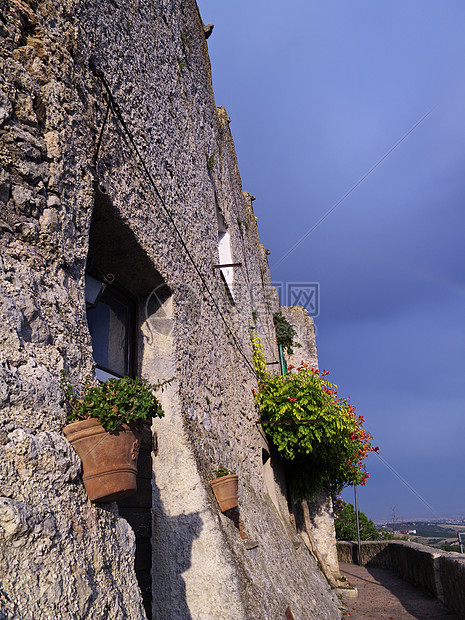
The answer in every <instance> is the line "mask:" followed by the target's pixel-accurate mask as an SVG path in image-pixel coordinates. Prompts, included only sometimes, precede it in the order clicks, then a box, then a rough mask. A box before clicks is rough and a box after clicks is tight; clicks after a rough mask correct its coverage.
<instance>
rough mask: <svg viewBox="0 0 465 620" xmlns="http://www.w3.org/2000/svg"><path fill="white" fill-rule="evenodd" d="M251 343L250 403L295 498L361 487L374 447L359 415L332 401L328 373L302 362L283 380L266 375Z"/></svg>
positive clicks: (341, 400)
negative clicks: (253, 382) (254, 385)
mask: <svg viewBox="0 0 465 620" xmlns="http://www.w3.org/2000/svg"><path fill="white" fill-rule="evenodd" d="M252 343H253V349H254V353H253V357H254V363H255V369H256V372H257V376H258V382H259V383H258V385H259V389H258V391H255V390H254V394H255V401H256V404H257V406H258V407H259V409H260V415H261V420H262V424H263V428H264V430H265V432H266V434H267V435H268V436H269V438H270V439H271V441H272V443H273V444H274V446H275V447H276V448H277V450H278V452H279V453H280V455H281V456H282V457H283V458H284V459H285V462H286V464H287V469H288V472H289V477H290V479H291V484H292V486H293V492H294V496H295V498H296V499H299V498H300V499H301V498H305V497H311V496H313V495H314V494H315V493H318V491H320V490H322V489H329V490H331V491H332V492H333V493H334V494H336V493H339V492H340V491H341V490H342V489H343V488H344V487H345V486H347V485H351V484H361V485H365V483H366V480H367V478H368V472H367V471H366V467H365V463H364V459H365V458H366V457H367V456H368V454H369V452H370V451H372V450H374V451H377V450H378V448H377V447H376V448H372V446H371V440H372V436H371V435H370V433H368V432H367V431H366V430H364V429H363V426H362V425H363V422H364V418H363V416H357V415H356V414H355V407H354V406H353V405H352V404H351V403H350V401H349V399H348V398H338V395H337V387H336V386H335V385H333V384H331V383H330V382H329V381H328V380H327V379H326V377H327V375H328V374H329V372H328V371H327V370H323V371H322V372H321V373H320V372H319V371H318V370H317V369H315V368H310V367H309V366H308V364H305V363H303V362H302V363H301V364H300V365H299V366H298V367H297V368H294V367H293V366H289V367H288V372H287V373H286V374H285V375H272V374H270V373H269V372H268V370H267V366H266V360H265V357H264V355H263V350H262V347H261V344H260V339H259V338H258V337H257V336H255V335H253V336H252Z"/></svg>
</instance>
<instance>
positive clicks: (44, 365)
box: [0, 0, 340, 620]
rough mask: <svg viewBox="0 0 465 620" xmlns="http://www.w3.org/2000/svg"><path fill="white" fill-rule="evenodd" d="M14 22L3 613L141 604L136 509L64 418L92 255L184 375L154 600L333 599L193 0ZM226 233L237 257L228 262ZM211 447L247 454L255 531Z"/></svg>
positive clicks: (4, 201)
mask: <svg viewBox="0 0 465 620" xmlns="http://www.w3.org/2000/svg"><path fill="white" fill-rule="evenodd" d="M0 36H1V37H2V48H1V56H0V162H1V169H0V208H1V213H0V227H1V232H2V235H1V257H0V288H1V293H0V294H1V302H0V303H1V310H0V317H1V326H0V340H1V353H0V355H1V358H0V405H1V410H0V440H1V446H0V484H1V489H0V496H1V497H0V580H1V583H2V585H1V589H0V617H5V618H18V619H19V618H21V619H31V620H32V619H34V620H41V619H45V618H63V619H67V618H131V619H138V618H144V617H145V614H146V612H145V610H144V606H143V600H142V595H141V594H140V590H139V585H140V586H141V588H143V589H144V587H146V586H144V587H143V586H142V584H141V583H140V580H139V583H138V581H137V577H136V572H135V570H134V558H135V559H136V569H137V566H138V562H140V561H141V560H140V554H139V556H138V552H137V548H136V539H135V536H134V533H133V530H132V528H131V527H130V526H129V525H128V522H127V520H126V519H125V518H123V517H121V516H120V512H119V510H120V509H121V508H118V506H117V505H116V504H106V505H105V504H103V505H94V504H91V503H90V502H89V501H88V500H87V498H86V494H85V491H84V487H83V485H82V480H81V477H80V462H79V459H78V457H77V456H76V455H75V453H74V452H73V450H72V448H71V447H70V445H69V444H68V442H67V441H66V439H65V438H64V436H63V434H62V432H61V429H62V428H63V426H64V425H65V423H66V407H65V403H64V399H63V393H62V390H61V388H60V385H59V376H60V371H61V370H62V369H63V370H65V371H67V372H68V373H69V374H70V376H71V378H72V379H73V380H74V381H75V382H76V383H79V382H82V381H83V380H84V378H85V377H86V376H88V375H90V374H92V372H93V370H94V367H95V363H94V359H93V354H92V342H91V337H90V333H89V328H88V324H87V320H86V303H85V274H86V270H89V269H90V268H92V269H94V270H96V271H98V272H99V273H101V274H103V275H104V276H106V277H109V276H110V274H111V281H112V282H113V281H114V282H115V284H118V285H120V286H121V287H122V288H123V289H125V290H127V291H128V292H129V293H130V294H131V295H132V297H133V298H134V300H135V302H137V316H136V323H137V330H136V333H137V355H134V359H135V360H136V362H135V364H136V367H135V370H134V372H135V373H137V374H140V375H141V376H143V377H146V378H148V379H149V380H152V381H154V382H155V381H157V380H159V379H167V378H171V377H174V381H173V383H172V384H171V385H170V387H169V389H168V390H166V391H165V392H164V393H163V395H162V399H163V405H164V408H165V411H166V418H165V419H163V420H160V421H157V423H156V425H155V429H154V430H156V433H157V438H158V442H157V446H155V445H154V446H153V447H154V450H153V454H152V457H153V458H152V460H153V473H152V478H151V480H150V477H149V482H148V489H149V491H148V500H147V499H146V501H148V502H149V510H150V506H151V508H152V523H151V524H150V528H149V530H147V531H149V532H150V534H149V535H148V536H146V539H147V540H149V541H150V540H151V553H150V555H151V562H152V574H151V580H152V585H151V587H152V593H153V597H152V603H150V604H149V605H147V603H146V605H145V607H146V610H147V613H149V615H150V614H153V617H154V618H158V619H160V620H165V619H166V620H167V619H170V620H178V619H179V620H186V619H188V618H192V619H195V620H197V619H198V620H201V619H205V620H214V619H221V620H224V619H227V618H231V619H233V618H234V620H241V619H244V620H245V619H252V618H253V619H254V620H258V619H261V618H263V619H265V618H266V619H270V620H275V619H277V618H284V617H285V614H286V613H287V617H290V616H289V613H292V614H293V616H294V618H296V619H297V618H300V619H304V618H338V617H339V616H340V614H339V611H338V606H337V600H336V599H335V597H334V595H333V594H332V592H331V590H330V588H329V586H328V584H327V582H326V581H325V579H324V578H323V576H322V574H321V572H320V571H319V570H318V568H317V565H316V561H315V560H314V558H313V557H312V556H311V555H310V554H309V553H308V552H307V550H306V549H305V547H303V546H302V545H299V544H298V542H299V541H298V536H297V534H296V532H295V530H294V529H293V528H292V526H291V524H290V522H289V519H288V518H287V519H286V514H285V513H286V510H285V505H283V502H281V509H280V511H277V509H276V507H275V504H274V503H273V501H272V499H271V498H270V494H269V493H268V491H267V486H266V484H265V480H264V467H263V461H264V458H263V454H264V450H265V449H266V448H267V446H266V440H265V439H264V437H263V435H262V433H261V430H260V428H259V425H257V423H256V422H257V417H258V415H257V412H256V410H255V407H254V402H253V395H252V388H254V387H256V380H255V376H254V373H253V368H252V365H251V347H250V341H249V331H250V328H251V327H252V325H254V324H255V327H256V330H257V332H258V334H259V335H260V336H261V338H262V342H263V344H264V347H265V353H266V355H267V358H268V359H270V360H275V359H277V355H278V354H277V350H276V344H275V343H276V338H275V334H274V328H273V321H272V313H273V311H275V310H276V309H277V301H276V298H275V296H274V295H273V294H272V293H271V284H270V274H269V270H268V264H267V260H266V255H265V251H264V249H263V247H262V246H260V244H259V240H258V231H257V225H256V219H255V217H254V214H253V210H252V198H251V197H250V195H248V194H247V193H244V192H243V191H242V186H241V179H240V176H239V173H238V170H237V162H236V157H235V153H234V146H233V142H232V138H231V134H230V132H229V126H228V121H229V119H228V117H227V114H226V112H225V110H224V109H222V108H216V107H215V103H214V97H213V92H212V87H211V78H210V63H209V59H208V52H207V44H206V41H205V35H204V28H203V24H202V20H201V18H200V15H199V12H198V9H197V6H196V4H195V2H193V0H184V1H181V0H170V2H167V1H166V0H157V1H155V0H153V1H148V2H139V1H137V2H127V1H126V2H123V1H121V0H109V2H107V3H102V0H87V1H85V2H84V1H78V0H74V1H73V0H64V1H62V2H56V1H52V0H38V1H34V2H33V1H32V0H0ZM102 78H103V79H102ZM107 87H108V90H107ZM109 93H111V95H110V94H109ZM110 96H111V97H113V98H114V100H113V101H114V103H113V104H112V105H110V106H109V100H110ZM116 106H117V107H116ZM107 112H108V115H107ZM121 121H123V122H124V125H123V124H122V122H121ZM135 149H137V151H138V152H139V153H140V154H141V155H142V158H143V163H142V161H141V160H139V158H138V155H137V154H136V150H135ZM144 166H145V168H144ZM224 239H227V241H228V247H229V251H230V255H231V262H232V263H240V265H237V266H235V267H231V268H228V269H229V270H232V272H231V271H228V270H226V269H223V270H220V269H219V268H218V267H216V266H215V265H217V264H218V262H219V243H220V240H221V243H224ZM231 280H232V284H231ZM228 282H230V284H229V285H228ZM218 465H224V466H226V467H228V468H230V469H234V470H236V471H237V473H238V474H239V479H240V484H239V509H240V519H241V521H242V523H243V527H244V531H245V532H246V537H247V538H246V539H245V541H244V538H243V537H241V536H240V535H239V532H238V529H237V528H236V526H235V524H234V522H233V520H232V519H230V518H228V516H226V515H223V514H221V513H220V512H219V510H218V507H217V505H216V503H215V501H214V499H213V497H212V495H211V491H210V488H209V485H208V481H209V479H211V478H212V470H213V469H214V468H215V467H217V466H218ZM277 485H278V486H279V480H278V482H277ZM121 510H122V509H121ZM150 535H151V539H150ZM138 557H139V559H138ZM149 587H150V586H149ZM145 602H146V601H145ZM287 610H289V611H287Z"/></svg>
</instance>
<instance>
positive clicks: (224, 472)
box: [214, 467, 236, 478]
mask: <svg viewBox="0 0 465 620" xmlns="http://www.w3.org/2000/svg"><path fill="white" fill-rule="evenodd" d="M235 473H236V472H235V471H233V470H232V469H226V467H218V469H215V471H214V474H215V476H216V477H217V478H222V477H223V476H229V474H235Z"/></svg>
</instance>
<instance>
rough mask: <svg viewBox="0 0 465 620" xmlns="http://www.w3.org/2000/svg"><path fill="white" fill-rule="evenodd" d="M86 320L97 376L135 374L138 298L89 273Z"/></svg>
mask: <svg viewBox="0 0 465 620" xmlns="http://www.w3.org/2000/svg"><path fill="white" fill-rule="evenodd" d="M86 303H87V322H88V325H89V331H90V335H91V337H92V350H93V355H94V359H95V362H96V371H95V372H96V376H97V378H98V379H100V380H101V381H105V380H106V379H109V378H111V377H124V376H126V375H129V376H134V367H135V364H134V362H135V321H136V303H135V300H134V299H133V298H132V297H131V296H130V295H129V294H127V293H125V292H123V291H122V290H121V289H119V288H118V287H116V286H114V285H111V284H106V283H104V282H101V281H100V280H97V279H96V278H93V277H92V276H89V275H87V276H86Z"/></svg>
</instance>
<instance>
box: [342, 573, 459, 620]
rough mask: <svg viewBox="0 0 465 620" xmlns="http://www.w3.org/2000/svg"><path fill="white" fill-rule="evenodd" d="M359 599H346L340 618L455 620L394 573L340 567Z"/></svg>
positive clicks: (365, 619)
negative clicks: (344, 609)
mask: <svg viewBox="0 0 465 620" xmlns="http://www.w3.org/2000/svg"><path fill="white" fill-rule="evenodd" d="M339 567H340V571H341V573H342V574H343V575H344V576H345V577H346V578H347V580H348V581H349V583H350V585H351V586H353V587H355V588H357V589H358V598H356V599H352V600H351V599H347V600H346V608H347V609H346V611H345V612H343V614H342V617H343V618H347V619H349V620H367V619H370V618H371V619H372V620H404V619H407V618H409V619H410V618H415V619H416V620H429V619H430V618H434V619H435V620H458V616H456V615H455V614H453V613H452V612H450V611H448V610H447V609H446V607H444V605H443V604H442V603H440V602H439V601H438V600H437V599H435V598H433V597H432V596H431V595H430V594H429V593H428V592H426V591H425V590H422V589H420V588H416V587H415V586H412V585H411V584H409V583H408V582H406V581H404V580H403V579H401V577H399V575H398V574H397V573H395V572H394V571H390V570H387V569H384V568H366V567H365V566H356V565H354V564H343V563H340V564H339Z"/></svg>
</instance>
